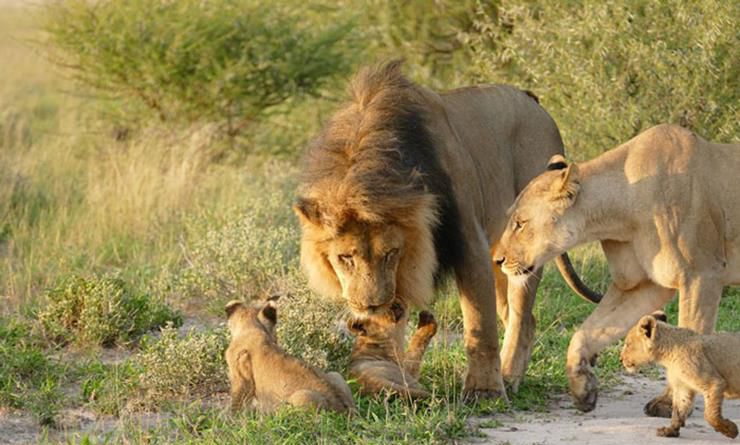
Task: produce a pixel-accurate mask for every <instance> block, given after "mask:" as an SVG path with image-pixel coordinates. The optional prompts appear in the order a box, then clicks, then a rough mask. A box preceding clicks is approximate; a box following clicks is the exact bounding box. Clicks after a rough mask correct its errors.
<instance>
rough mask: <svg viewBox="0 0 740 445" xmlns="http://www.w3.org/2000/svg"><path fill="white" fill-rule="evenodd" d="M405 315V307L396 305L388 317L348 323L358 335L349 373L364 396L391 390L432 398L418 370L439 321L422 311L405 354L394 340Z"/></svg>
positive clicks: (402, 393) (406, 394)
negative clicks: (420, 381)
mask: <svg viewBox="0 0 740 445" xmlns="http://www.w3.org/2000/svg"><path fill="white" fill-rule="evenodd" d="M404 314H405V309H404V308H403V306H401V305H400V304H395V305H393V306H392V307H391V310H390V311H389V313H388V314H383V315H377V316H373V317H371V318H362V319H351V320H349V322H348V323H347V326H348V328H349V330H350V331H351V332H352V333H353V334H354V335H356V336H357V338H356V339H355V344H354V346H353V348H352V355H351V358H350V365H349V372H350V375H352V376H353V377H355V378H356V379H357V382H358V383H359V384H360V387H361V389H360V391H361V392H362V393H363V394H376V393H379V392H381V391H390V392H393V393H397V394H400V395H402V396H405V397H410V398H413V399H416V398H425V397H429V395H430V394H429V392H428V391H427V390H426V389H424V387H422V386H421V384H420V383H419V368H420V366H421V360H422V358H423V356H424V352H425V351H426V349H427V346H429V342H430V341H431V340H432V337H434V334H436V333H437V321H436V320H435V319H434V315H432V314H431V313H430V312H427V311H422V312H420V313H419V323H418V325H417V328H416V332H415V333H414V335H413V337H411V341H410V342H409V347H408V351H406V353H404V352H403V350H398V347H397V346H396V345H397V343H396V341H395V340H394V338H393V333H394V332H396V330H395V327H396V325H397V324H398V323H399V322H400V321H401V320H402V319H403V316H404Z"/></svg>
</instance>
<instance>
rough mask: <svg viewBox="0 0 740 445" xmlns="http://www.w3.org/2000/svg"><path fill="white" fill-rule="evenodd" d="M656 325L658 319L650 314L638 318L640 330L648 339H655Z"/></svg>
mask: <svg viewBox="0 0 740 445" xmlns="http://www.w3.org/2000/svg"><path fill="white" fill-rule="evenodd" d="M657 327H658V321H657V320H655V317H653V316H652V315H646V316H644V317H642V318H641V319H640V332H641V333H642V335H644V336H645V337H646V338H649V339H650V340H654V339H655V330H656V329H657Z"/></svg>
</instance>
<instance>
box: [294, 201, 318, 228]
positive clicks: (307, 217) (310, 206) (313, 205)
mask: <svg viewBox="0 0 740 445" xmlns="http://www.w3.org/2000/svg"><path fill="white" fill-rule="evenodd" d="M293 211H294V212H295V214H296V215H298V219H299V220H300V221H301V224H305V223H311V224H315V225H317V226H318V225H321V209H320V207H319V203H318V202H316V200H315V199H310V198H298V199H297V200H296V202H295V203H294V204H293Z"/></svg>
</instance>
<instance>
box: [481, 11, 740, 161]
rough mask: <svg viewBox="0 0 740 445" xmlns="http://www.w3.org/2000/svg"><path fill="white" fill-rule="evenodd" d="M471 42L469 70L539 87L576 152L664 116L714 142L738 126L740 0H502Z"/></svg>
mask: <svg viewBox="0 0 740 445" xmlns="http://www.w3.org/2000/svg"><path fill="white" fill-rule="evenodd" d="M496 12H497V13H496V14H495V15H492V14H488V13H486V12H485V11H482V10H480V13H479V15H478V18H477V19H476V27H475V31H474V32H472V33H468V34H467V35H466V40H467V42H468V44H469V45H470V47H471V48H472V50H473V51H474V52H475V56H474V57H473V60H474V61H475V65H474V66H473V67H472V68H471V73H472V77H475V78H478V79H484V80H496V81H501V82H507V83H514V84H517V85H519V86H521V87H524V88H527V89H531V90H533V91H534V92H535V93H536V94H537V95H538V96H539V97H540V98H541V99H542V103H543V105H544V106H545V107H546V108H547V109H548V111H550V112H551V113H552V115H553V117H554V118H555V120H556V121H557V123H558V126H559V127H560V129H561V131H562V132H563V134H564V139H565V141H566V144H567V145H568V146H569V147H568V148H569V149H570V152H571V153H576V156H577V157H581V158H583V157H590V156H593V155H596V154H598V153H599V152H601V151H603V150H606V149H609V148H612V147H613V146H615V145H617V144H619V143H621V142H624V141H626V140H627V139H629V138H631V137H632V136H634V135H636V134H637V133H639V132H640V131H642V130H644V129H646V128H648V127H650V126H652V125H654V124H657V123H666V122H669V123H676V124H680V125H683V126H685V127H688V128H691V129H693V130H696V131H697V132H698V133H699V134H701V135H702V136H704V137H706V138H708V139H711V140H716V141H727V142H729V141H731V140H733V139H734V138H737V134H738V130H740V109H739V108H738V105H739V104H740V33H738V31H737V24H738V23H739V22H740V3H738V2H726V1H721V0H705V1H701V2H684V1H680V0H661V1H653V0H628V1H623V2H602V1H598V0H575V1H569V2H551V1H547V0H537V1H531V2H522V1H520V0H503V1H502V2H501V4H500V6H499V8H498V9H497V11H496Z"/></svg>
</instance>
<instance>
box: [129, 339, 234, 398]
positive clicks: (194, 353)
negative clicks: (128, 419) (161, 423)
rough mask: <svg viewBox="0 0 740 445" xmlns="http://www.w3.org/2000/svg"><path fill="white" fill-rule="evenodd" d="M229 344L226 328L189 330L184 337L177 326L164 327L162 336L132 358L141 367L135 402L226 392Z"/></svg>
mask: <svg viewBox="0 0 740 445" xmlns="http://www.w3.org/2000/svg"><path fill="white" fill-rule="evenodd" d="M227 346H228V336H227V334H226V331H225V330H224V329H219V330H215V331H207V332H193V331H190V332H188V333H187V335H185V336H184V337H182V338H181V337H179V336H178V332H177V329H175V328H174V327H172V326H167V327H165V328H163V329H162V332H161V336H160V337H159V339H157V340H156V341H153V342H151V343H150V342H147V343H146V344H144V346H143V348H142V351H141V353H140V354H138V355H137V356H135V357H134V358H133V365H134V367H135V368H138V369H140V373H139V375H138V379H137V382H136V386H137V387H138V392H139V397H138V399H137V400H136V401H137V402H138V404H139V405H141V406H143V407H145V408H151V407H153V406H162V404H163V403H165V402H173V401H185V400H189V399H191V398H194V397H204V396H208V395H211V394H213V393H215V392H219V391H225V390H226V389H227V388H228V379H227V376H226V363H225V361H224V351H225V350H226V347H227Z"/></svg>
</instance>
